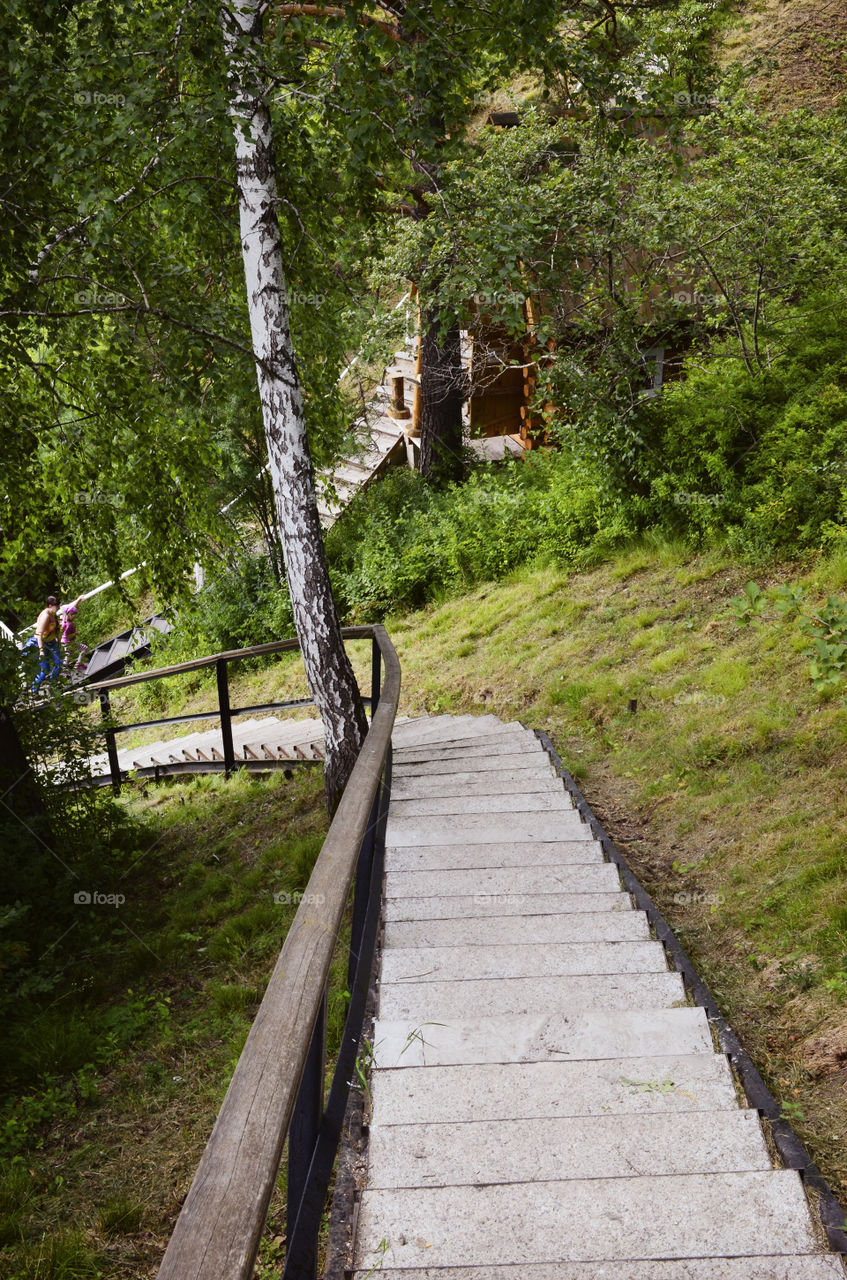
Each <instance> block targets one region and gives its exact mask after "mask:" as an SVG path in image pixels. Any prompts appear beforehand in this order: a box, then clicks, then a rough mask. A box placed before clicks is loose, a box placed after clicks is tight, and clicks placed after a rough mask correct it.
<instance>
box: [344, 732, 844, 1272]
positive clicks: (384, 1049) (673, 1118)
mask: <svg viewBox="0 0 847 1280" xmlns="http://www.w3.org/2000/svg"><path fill="white" fill-rule="evenodd" d="M394 743H395V755H394V782H393V788H392V800H391V809H390V814H389V822H388V831H387V841H386V844H387V849H386V880H385V912H384V915H385V926H384V927H385V933H384V942H383V951H382V961H381V974H380V976H379V980H378V987H377V991H378V1016H377V1021H376V1025H375V1029H374V1044H373V1056H374V1065H373V1070H372V1074H371V1090H372V1115H371V1118H370V1126H369V1133H368V1152H367V1172H366V1177H365V1178H364V1179H363V1181H364V1185H363V1189H362V1191H361V1196H360V1201H359V1203H358V1206H357V1213H356V1215H354V1216H355V1218H356V1228H355V1239H354V1240H353V1242H352V1244H351V1251H352V1252H351V1257H350V1258H349V1259H348V1265H349V1266H350V1267H351V1270H352V1275H353V1276H354V1277H355V1280H366V1277H372V1276H376V1275H378V1276H379V1277H380V1280H442V1278H443V1280H501V1278H502V1280H600V1278H603V1280H844V1276H845V1272H844V1268H843V1265H842V1262H841V1260H840V1258H839V1257H838V1256H836V1255H835V1254H832V1253H829V1252H827V1247H826V1243H825V1239H824V1236H823V1233H822V1231H821V1228H820V1225H819V1222H818V1220H817V1218H816V1217H815V1216H814V1215H813V1214H812V1212H810V1205H809V1202H808V1200H807V1197H806V1194H805V1192H804V1187H803V1183H802V1181H801V1179H800V1177H799V1175H798V1173H797V1172H795V1171H794V1170H791V1169H786V1168H779V1167H775V1166H774V1161H773V1159H772V1156H771V1153H770V1150H769V1147H768V1145H767V1143H766V1140H765V1136H764V1133H763V1130H762V1126H761V1124H760V1122H759V1117H758V1114H757V1112H756V1111H754V1110H752V1109H750V1108H749V1107H748V1105H747V1102H746V1099H744V1098H743V1097H740V1094H739V1089H738V1085H737V1083H736V1080H735V1078H734V1076H733V1074H732V1072H731V1070H730V1067H729V1064H728V1061H727V1058H726V1056H725V1055H724V1054H722V1053H719V1052H716V1050H715V1044H714V1041H713V1035H712V1031H711V1028H710V1024H709V1021H708V1018H707V1016H706V1013H705V1011H704V1009H702V1008H699V1007H696V1006H694V1005H693V1004H692V1003H691V1002H690V998H689V997H688V996H687V994H686V990H685V987H684V984H683V980H682V977H681V976H680V974H679V973H677V972H675V971H673V970H672V969H671V968H670V967H669V964H668V959H667V955H666V952H665V950H664V947H663V946H662V944H661V943H660V942H658V941H656V940H655V939H654V938H653V937H651V931H650V926H649V923H648V920H647V917H646V915H645V913H644V912H643V911H638V910H635V909H634V908H633V904H632V899H631V897H630V895H629V894H628V893H624V892H623V891H622V887H621V881H620V876H619V872H618V871H617V869H616V867H615V866H614V865H613V864H612V863H610V862H608V861H606V860H605V858H604V853H603V849H602V847H601V845H600V843H599V842H598V841H597V840H595V839H594V838H593V836H592V833H591V830H590V829H589V827H588V826H587V825H586V823H585V822H584V821H583V820H582V818H581V815H580V813H579V812H578V810H577V809H576V808H575V807H574V804H573V801H572V798H571V796H570V794H569V792H568V791H566V789H565V787H564V785H563V782H562V779H561V778H560V777H559V776H557V775H556V773H555V771H554V769H553V768H552V766H551V762H550V758H549V756H548V755H547V753H546V752H545V751H544V749H543V748H542V746H541V743H540V742H539V740H538V739H537V738H536V737H535V736H534V735H533V734H532V733H530V732H528V731H526V730H524V729H523V728H522V727H521V726H520V725H517V724H508V725H507V724H501V723H500V722H499V721H498V720H497V719H496V718H495V717H493V716H483V717H480V718H474V717H458V718H452V717H439V718H435V719H431V720H417V721H409V722H406V723H405V724H399V725H398V726H397V729H396V731H395V735H394Z"/></svg>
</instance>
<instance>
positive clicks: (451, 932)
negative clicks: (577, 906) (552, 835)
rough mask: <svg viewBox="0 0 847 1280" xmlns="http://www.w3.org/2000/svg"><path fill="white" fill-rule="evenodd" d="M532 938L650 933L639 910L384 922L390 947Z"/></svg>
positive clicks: (601, 938)
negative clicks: (528, 936)
mask: <svg viewBox="0 0 847 1280" xmlns="http://www.w3.org/2000/svg"><path fill="white" fill-rule="evenodd" d="M530 931H531V935H532V940H533V942H536V943H539V942H544V943H548V944H556V943H563V942H625V941H630V942H639V941H647V940H648V939H649V937H650V926H649V925H648V923H647V917H646V915H645V914H644V912H643V911H571V912H569V913H568V914H567V915H556V916H530V917H528V918H525V917H523V916H511V915H500V916H488V917H483V918H481V919H480V918H468V919H463V920H390V921H388V922H387V924H386V926H385V941H384V945H385V947H386V948H389V947H400V948H402V947H427V946H430V947H451V946H453V947H458V946H461V947H487V946H490V944H491V940H492V938H496V940H497V942H498V944H500V945H506V944H508V943H512V944H523V942H524V939H525V938H526V937H527V934H528V933H529V932H530Z"/></svg>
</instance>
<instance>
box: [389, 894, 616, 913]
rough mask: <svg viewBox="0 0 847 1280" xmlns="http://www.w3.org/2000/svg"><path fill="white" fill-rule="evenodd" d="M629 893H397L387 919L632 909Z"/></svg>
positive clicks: (390, 901) (391, 902) (391, 899)
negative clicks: (410, 895)
mask: <svg viewBox="0 0 847 1280" xmlns="http://www.w3.org/2000/svg"><path fill="white" fill-rule="evenodd" d="M631 910H632V899H631V898H630V896H629V894H628V893H623V892H622V891H621V890H620V888H618V889H617V890H605V891H600V892H596V893H567V892H564V893H519V892H516V891H515V890H511V891H510V892H509V893H476V892H474V893H467V894H456V895H455V896H453V897H449V898H444V897H441V895H440V894H431V895H430V896H429V897H402V898H401V897H398V898H389V899H387V900H386V902H385V904H384V907H383V917H384V919H385V920H465V919H478V920H485V919H488V918H489V917H491V916H501V915H503V913H504V912H506V911H507V912H508V913H509V914H510V915H514V916H516V917H518V918H522V917H524V916H540V915H546V916H560V915H577V914H581V913H582V912H584V911H589V912H596V911H609V912H611V911H631Z"/></svg>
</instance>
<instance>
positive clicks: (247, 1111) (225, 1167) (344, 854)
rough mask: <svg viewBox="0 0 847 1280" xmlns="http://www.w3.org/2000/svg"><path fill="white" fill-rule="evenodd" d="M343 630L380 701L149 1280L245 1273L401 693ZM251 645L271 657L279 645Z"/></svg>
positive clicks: (385, 643) (228, 1278) (385, 647)
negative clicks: (374, 681)
mask: <svg viewBox="0 0 847 1280" xmlns="http://www.w3.org/2000/svg"><path fill="white" fill-rule="evenodd" d="M344 634H345V638H356V639H358V638H361V639H368V638H370V637H373V638H374V640H376V642H377V643H378V644H379V647H380V650H381V652H382V657H383V660H384V662H385V681H384V684H383V687H382V695H381V698H380V701H379V706H378V707H377V710H376V712H375V714H374V717H373V720H372V721H371V726H370V730H369V732H368V734H367V737H366V738H365V741H364V744H363V746H362V749H361V751H360V753H359V758H358V760H357V761H356V764H355V766H354V769H353V773H352V775H351V777H350V781H349V782H348V784H347V787H346V790H345V792H344V795H343V796H342V798H341V803H340V804H339V806H338V809H337V811H336V814H335V817H334V818H333V820H332V824H331V826H330V828H329V831H328V832H327V836H326V839H325V840H324V844H323V848H322V849H321V852H320V854H319V855H318V860H317V862H316V863H315V868H314V870H313V872H312V875H311V878H310V880H309V884H308V889H307V892H306V895H305V896H304V898H303V900H302V901H301V903H300V906H299V908H298V910H297V914H296V916H295V917H294V920H293V922H292V924H291V928H290V929H289V931H288V936H287V937H286V939H285V944H284V946H283V948H282V951H281V952H280V955H279V959H278V960H277V962H276V965H275V966H274V970H273V973H272V975H271V979H270V982H269V983H268V988H267V991H266V992H265V997H264V999H263V1000H262V1003H261V1005H260V1006H259V1011H258V1013H257V1014H256V1018H255V1021H254V1023H253V1026H252V1027H251V1029H250V1034H249V1036H248V1037H247V1042H246V1044H245V1046H244V1049H243V1051H242V1054H241V1057H240V1058H239V1060H238V1065H237V1066H236V1068H235V1072H234V1074H233V1077H232V1080H231V1081H230V1085H229V1089H228V1090H227V1093H226V1097H225V1098H224V1101H223V1104H222V1106H221V1109H220V1111H219V1113H218V1118H217V1120H216V1121H215V1125H214V1128H213V1129H212V1134H211V1137H210V1138H209V1142H208V1145H207V1146H206V1150H205V1151H204V1152H203V1155H202V1157H201V1159H200V1163H199V1165H198V1167H197V1171H196V1173H195V1175H194V1180H193V1182H192V1184H191V1188H190V1190H189V1192H188V1195H187V1197H186V1200H185V1203H184V1205H183V1207H182V1212H181V1213H180V1215H179V1218H178V1220H177V1223H176V1227H175V1228H174V1232H173V1235H172V1236H171V1239H170V1243H169V1244H168V1248H167V1251H166V1253H165V1256H164V1258H163V1260H162V1265H161V1267H160V1269H159V1273H158V1276H159V1280H250V1277H251V1276H252V1274H253V1266H254V1261H255V1258H256V1255H257V1253H258V1250H259V1242H260V1240H261V1236H262V1231H263V1229H264V1225H265V1219H266V1217H267V1213H268V1206H269V1204H270V1200H271V1196H272V1195H273V1191H274V1187H275V1185H276V1178H277V1173H278V1170H279V1165H280V1161H281V1159H282V1152H283V1147H284V1144H285V1137H286V1134H287V1132H288V1127H289V1124H290V1121H291V1115H292V1111H293V1109H294V1103H295V1100H296V1098H297V1092H298V1089H299V1086H300V1080H301V1077H302V1075H303V1068H304V1065H305V1061H306V1055H307V1053H308V1049H309V1044H310V1041H311V1038H312V1031H313V1028H314V1026H315V1022H316V1020H317V1016H318V1012H319V1010H320V1007H321V1003H322V1000H323V995H324V991H325V989H326V983H327V978H328V975H329V968H330V963H331V960H332V954H333V949H334V947H335V943H336V939H337V937H338V932H339V929H340V926H341V921H342V918H343V916H344V911H345V908H346V906H347V900H348V896H349V892H350V886H351V884H352V881H353V875H354V871H355V868H356V861H357V858H358V854H359V848H360V846H361V844H362V839H363V837H364V835H365V831H366V829H367V826H368V819H369V817H370V813H371V809H372V806H373V802H374V798H375V796H376V793H377V788H378V786H379V783H380V779H381V777H382V773H383V769H384V767H385V763H386V760H387V758H388V752H389V749H390V746H391V732H392V729H393V727H394V718H395V715H396V713H397V705H398V702H399V697H400V664H399V662H398V659H397V654H396V653H395V651H394V648H393V646H392V644H391V641H390V640H389V639H388V635H387V633H386V631H385V629H384V628H383V627H379V626H374V627H357V628H355V633H354V634H353V635H351V631H345V633H344ZM259 647H260V648H261V649H263V650H264V651H265V652H273V651H277V652H278V651H279V648H280V647H282V646H281V645H277V646H273V647H270V646H264V645H263V646H259ZM286 647H291V648H294V647H296V642H293V643H291V644H290V645H288V646H286ZM218 656H220V655H216V657H215V658H214V659H209V660H207V661H206V662H205V663H203V664H202V665H210V664H211V663H212V662H213V661H217V657H218ZM239 656H243V651H241V653H240V655H239ZM189 665H193V664H189ZM183 669H184V665H183ZM114 683H115V682H113V687H114ZM116 683H121V682H120V681H118V682H116ZM315 904H317V905H315Z"/></svg>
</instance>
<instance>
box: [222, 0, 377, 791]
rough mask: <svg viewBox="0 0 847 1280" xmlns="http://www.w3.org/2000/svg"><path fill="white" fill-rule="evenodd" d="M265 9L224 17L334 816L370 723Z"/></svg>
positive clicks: (253, 281) (300, 631)
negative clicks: (282, 171) (266, 64)
mask: <svg viewBox="0 0 847 1280" xmlns="http://www.w3.org/2000/svg"><path fill="white" fill-rule="evenodd" d="M262 9H263V5H262V4H261V3H260V2H259V0H237V2H236V3H230V4H227V5H226V6H225V7H224V9H223V10H222V26H223V39H224V48H225V51H226V58H227V66H228V77H229V89H230V102H231V111H232V119H233V124H234V128H235V152H236V168H237V181H238V207H239V221H240V229H241V251H242V257H243V262H244V275H245V280H246V284H247V305H248V309H249V313H250V329H251V333H252V339H253V351H254V354H255V358H256V372H257V378H258V384H259V395H260V398H261V403H262V416H263V421H264V426H265V438H266V440H267V446H268V464H269V467H270V474H271V478H272V481H273V488H274V494H275V499H276V506H277V516H278V521H279V529H280V536H281V539H282V544H283V552H284V556H285V569H286V577H287V580H288V589H289V593H290V595H291V605H292V609H293V612H294V622H295V626H296V628H297V635H298V637H299V639H300V645H301V649H302V653H303V661H304V664H305V667H306V676H307V679H308V682H309V688H310V690H311V693H312V697H313V698H314V700H315V704H316V706H317V708H318V710H319V712H320V715H321V719H322V720H323V724H324V732H325V738H326V772H325V786H326V796H327V806H328V808H329V809H330V811H331V812H332V811H333V810H334V808H335V806H336V804H337V802H338V800H339V798H340V794H341V791H342V790H343V788H344V785H345V783H346V782H347V779H348V777H349V775H350V771H351V769H352V767H353V764H354V762H355V759H356V756H357V754H358V750H359V747H360V746H361V742H362V739H363V736H364V733H365V730H366V721H365V713H364V708H363V705H362V700H361V696H360V694H359V690H358V686H357V684H356V680H355V677H354V675H353V669H352V667H351V665H350V660H349V658H348V656H347V653H346V650H345V648H344V642H343V640H342V637H341V627H340V623H339V620H338V613H337V611H336V608H335V602H334V600H333V597H332V590H331V587H330V581H329V570H328V567H327V563H326V554H325V551H324V545H323V536H322V533H321V524H320V517H319V515H318V505H317V494H316V491H315V481H314V471H313V467H312V460H311V456H310V453H309V444H308V439H307V435H306V419H305V414H304V410H303V395H302V390H301V383H300V377H299V373H298V368H297V357H296V355H295V351H294V344H293V342H292V338H291V326H290V320H289V304H288V296H287V290H286V281H285V269H284V262H283V255H282V249H281V238H280V228H279V221H278V218H277V205H278V202H279V196H278V192H277V183H276V165H275V160H274V135H273V125H272V122H271V115H270V109H269V106H268V86H267V84H265V83H263V77H262V75H261V72H260V68H261V65H262V58H261V50H262V44H263V33H262Z"/></svg>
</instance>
